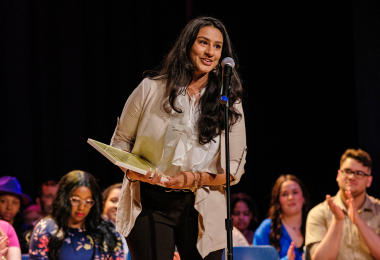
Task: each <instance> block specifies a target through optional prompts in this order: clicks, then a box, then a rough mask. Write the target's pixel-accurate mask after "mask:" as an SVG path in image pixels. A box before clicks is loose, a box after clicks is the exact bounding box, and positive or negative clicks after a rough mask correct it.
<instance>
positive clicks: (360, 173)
mask: <svg viewBox="0 0 380 260" xmlns="http://www.w3.org/2000/svg"><path fill="white" fill-rule="evenodd" d="M340 171H341V172H342V173H343V174H344V175H345V176H348V175H351V174H352V175H354V176H355V177H356V178H358V179H362V178H364V177H368V176H371V175H370V174H368V173H365V172H363V171H351V170H350V169H343V170H340Z"/></svg>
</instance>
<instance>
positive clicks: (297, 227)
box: [281, 219, 301, 231]
mask: <svg viewBox="0 0 380 260" xmlns="http://www.w3.org/2000/svg"><path fill="white" fill-rule="evenodd" d="M281 221H282V224H284V225H285V226H287V227H290V228H291V229H293V230H294V231H297V230H300V229H301V226H298V225H297V226H295V227H294V226H291V225H289V224H288V223H286V222H285V221H284V220H283V219H282V220H281Z"/></svg>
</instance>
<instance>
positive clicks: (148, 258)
mask: <svg viewBox="0 0 380 260" xmlns="http://www.w3.org/2000/svg"><path fill="white" fill-rule="evenodd" d="M140 185H141V203H142V212H141V213H140V215H139V216H138V217H137V219H136V223H135V225H134V227H133V229H132V231H131V233H130V234H129V235H128V237H126V240H127V244H128V248H129V252H130V254H131V258H132V260H173V256H174V247H175V246H177V249H178V252H179V254H180V257H181V260H201V259H207V260H221V259H222V254H223V250H218V251H215V252H211V253H210V254H209V255H208V256H206V258H202V257H201V255H200V254H199V252H198V249H197V248H196V243H197V237H198V211H196V209H195V208H194V200H195V196H194V194H193V193H192V192H183V191H181V192H175V191H172V192H166V191H165V190H166V189H165V188H162V187H159V186H157V185H150V184H146V183H143V182H141V184H140Z"/></svg>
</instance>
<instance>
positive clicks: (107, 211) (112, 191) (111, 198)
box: [102, 183, 128, 259]
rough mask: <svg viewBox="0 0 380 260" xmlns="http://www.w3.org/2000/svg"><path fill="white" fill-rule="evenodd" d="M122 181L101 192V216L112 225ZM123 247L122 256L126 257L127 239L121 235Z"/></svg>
mask: <svg viewBox="0 0 380 260" xmlns="http://www.w3.org/2000/svg"><path fill="white" fill-rule="evenodd" d="M122 185H123V184H122V183H116V184H114V185H111V186H109V187H108V188H107V189H105V190H104V192H103V205H104V208H103V215H102V217H103V218H104V219H106V220H110V221H111V222H112V223H113V224H114V225H116V212H117V205H118V204H119V199H120V193H121V186H122ZM121 240H122V242H123V248H124V258H125V259H127V255H128V245H127V241H125V237H121Z"/></svg>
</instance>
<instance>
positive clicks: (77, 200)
mask: <svg viewBox="0 0 380 260" xmlns="http://www.w3.org/2000/svg"><path fill="white" fill-rule="evenodd" d="M70 200H71V205H72V206H74V207H78V206H79V205H80V204H81V203H83V204H84V206H85V207H86V208H91V207H92V206H94V204H95V201H94V200H91V199H88V200H82V199H80V198H78V197H71V198H70Z"/></svg>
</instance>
